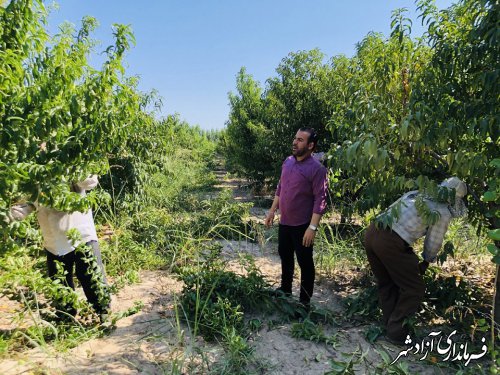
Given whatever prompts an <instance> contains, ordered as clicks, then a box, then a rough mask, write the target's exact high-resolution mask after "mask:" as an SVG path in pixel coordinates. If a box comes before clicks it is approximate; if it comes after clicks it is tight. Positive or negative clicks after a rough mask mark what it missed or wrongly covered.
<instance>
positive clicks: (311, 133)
mask: <svg viewBox="0 0 500 375" xmlns="http://www.w3.org/2000/svg"><path fill="white" fill-rule="evenodd" d="M299 131H301V132H306V133H309V139H308V140H307V143H308V144H309V143H311V142H312V143H314V149H315V148H316V145H317V144H318V133H316V130H314V128H300V129H299Z"/></svg>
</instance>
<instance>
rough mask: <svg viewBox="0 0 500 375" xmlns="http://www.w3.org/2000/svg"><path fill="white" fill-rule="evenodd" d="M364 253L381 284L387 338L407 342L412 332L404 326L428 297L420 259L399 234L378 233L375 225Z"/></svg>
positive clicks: (371, 228)
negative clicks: (406, 319)
mask: <svg viewBox="0 0 500 375" xmlns="http://www.w3.org/2000/svg"><path fill="white" fill-rule="evenodd" d="M365 249H366V255H367V256H368V261H369V262H370V266H371V269H372V271H373V274H374V275H375V277H376V278H377V281H378V293H379V300H380V307H381V309H382V314H383V322H384V324H385V326H386V327H387V336H388V337H389V338H391V339H393V340H397V341H404V340H405V338H406V335H408V333H409V330H408V328H407V327H403V322H404V320H405V318H407V317H409V316H411V315H413V314H414V313H415V312H417V311H418V308H419V306H420V304H421V302H422V300H423V299H424V294H425V284H424V281H423V279H422V275H420V271H419V268H418V257H417V256H416V255H415V253H414V252H413V249H412V248H411V246H410V245H408V244H407V243H406V242H405V241H404V240H403V239H402V238H401V237H399V235H398V234H397V233H396V232H393V231H392V230H390V229H377V228H376V226H375V225H374V224H371V225H370V227H368V229H367V231H366V234H365Z"/></svg>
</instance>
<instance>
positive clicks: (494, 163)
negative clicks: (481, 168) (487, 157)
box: [490, 159, 500, 169]
mask: <svg viewBox="0 0 500 375" xmlns="http://www.w3.org/2000/svg"><path fill="white" fill-rule="evenodd" d="M490 166H492V167H495V168H497V169H500V159H493V160H492V161H490Z"/></svg>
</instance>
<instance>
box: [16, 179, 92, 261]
mask: <svg viewBox="0 0 500 375" xmlns="http://www.w3.org/2000/svg"><path fill="white" fill-rule="evenodd" d="M97 184H98V180H97V176H91V177H89V178H87V179H86V180H84V181H81V182H78V183H76V184H75V190H76V192H77V193H79V194H80V195H81V196H85V195H86V193H85V191H86V190H90V189H93V188H95V187H96V186H97ZM35 208H36V210H37V218H38V223H39V224H40V230H41V231H42V237H43V246H44V247H45V248H46V249H47V250H48V251H50V252H51V253H52V254H54V255H57V256H62V255H66V254H68V253H70V252H71V251H73V250H74V249H75V248H74V246H72V245H71V243H70V241H69V239H68V236H67V235H66V233H67V232H68V230H70V229H77V230H78V231H79V232H80V234H81V236H82V242H83V243H87V242H89V241H97V233H96V230H95V225H94V218H93V216H92V210H88V211H87V212H78V211H75V212H71V213H69V212H62V211H58V210H55V209H53V208H50V207H45V206H42V205H40V204H38V203H37V202H35V206H32V205H16V206H14V207H12V209H11V214H12V216H13V217H14V218H15V219H16V220H22V219H24V218H25V217H26V216H28V215H29V214H30V213H31V212H33V210H35Z"/></svg>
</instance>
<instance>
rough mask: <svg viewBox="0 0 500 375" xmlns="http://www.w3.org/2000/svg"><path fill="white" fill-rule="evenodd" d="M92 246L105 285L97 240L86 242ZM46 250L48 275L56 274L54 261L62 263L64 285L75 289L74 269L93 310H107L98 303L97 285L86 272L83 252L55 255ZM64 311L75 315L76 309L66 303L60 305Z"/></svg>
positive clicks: (101, 311)
mask: <svg viewBox="0 0 500 375" xmlns="http://www.w3.org/2000/svg"><path fill="white" fill-rule="evenodd" d="M86 245H87V246H90V247H91V248H92V252H93V253H94V256H95V258H96V261H97V264H98V266H99V268H100V270H101V272H102V282H103V283H104V284H105V285H107V280H106V276H105V272H104V266H103V264H102V259H101V251H100V249H99V244H98V242H97V241H90V242H88V243H87V244H86ZM45 251H46V254H47V269H48V274H49V277H50V278H52V279H55V278H56V275H57V266H56V261H59V262H61V263H62V266H63V268H64V270H65V271H66V275H65V279H66V285H67V286H69V287H70V288H71V289H73V290H74V289H75V284H74V282H73V269H74V270H75V274H76V277H77V278H78V281H80V284H81V285H82V288H83V291H84V293H85V296H86V297H87V300H88V301H89V303H90V304H91V305H92V307H93V308H94V310H95V311H96V312H97V313H98V314H101V313H104V312H106V311H107V309H108V308H109V306H101V305H100V304H99V297H98V295H97V289H96V288H97V286H96V285H95V283H94V282H93V281H92V276H91V275H90V273H89V272H88V270H89V264H88V263H87V262H86V261H85V259H84V254H83V253H81V252H77V251H72V252H70V253H68V254H66V255H62V256H57V255H54V254H52V253H51V252H49V251H47V250H45ZM60 308H61V309H63V310H64V311H65V312H66V313H68V314H71V315H76V310H75V308H74V307H73V306H72V305H69V304H66V305H64V306H60Z"/></svg>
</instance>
